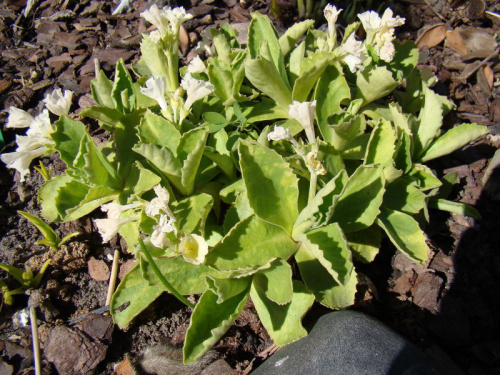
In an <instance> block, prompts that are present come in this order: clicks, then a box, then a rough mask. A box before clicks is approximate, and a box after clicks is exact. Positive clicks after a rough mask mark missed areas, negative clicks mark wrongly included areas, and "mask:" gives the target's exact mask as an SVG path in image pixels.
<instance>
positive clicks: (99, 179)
mask: <svg viewBox="0 0 500 375" xmlns="http://www.w3.org/2000/svg"><path fill="white" fill-rule="evenodd" d="M82 146H85V147H82V151H83V153H82V154H83V159H84V160H85V164H84V166H83V167H82V171H83V172H85V175H86V179H87V181H88V182H90V183H91V184H94V185H100V186H105V187H108V188H111V189H113V190H121V189H122V187H123V181H122V180H121V178H120V176H119V175H118V172H117V171H116V170H115V168H114V167H113V165H111V163H110V162H109V161H108V159H106V157H105V156H104V154H103V153H102V151H101V150H100V149H99V148H98V147H97V145H96V144H95V142H94V140H93V139H92V137H90V135H88V134H86V135H85V138H84V141H83V142H82Z"/></svg>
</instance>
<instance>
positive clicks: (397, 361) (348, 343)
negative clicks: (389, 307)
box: [252, 311, 440, 375]
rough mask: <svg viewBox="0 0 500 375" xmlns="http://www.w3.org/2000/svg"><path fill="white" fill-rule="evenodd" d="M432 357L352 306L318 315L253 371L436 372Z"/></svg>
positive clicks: (310, 374)
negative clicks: (310, 325)
mask: <svg viewBox="0 0 500 375" xmlns="http://www.w3.org/2000/svg"><path fill="white" fill-rule="evenodd" d="M439 373H440V372H439V371H438V370H437V369H436V368H435V367H434V365H433V364H432V362H431V360H430V359H429V358H428V357H426V356H425V355H424V354H423V353H422V352H421V351H420V350H418V349H417V348H416V347H415V346H414V345H412V344H411V343H409V342H408V341H406V340H405V339H404V338H403V337H401V336H400V335H399V334H397V333H396V332H394V331H392V330H391V329H389V328H388V327H386V326H385V325H383V324H382V323H380V322H379V321H377V320H376V319H374V318H372V317H370V316H368V315H365V314H362V313H358V312H354V311H338V312H333V313H329V314H327V315H324V316H322V317H321V318H320V319H319V320H318V322H317V323H316V325H315V326H314V327H313V329H312V331H311V332H310V333H309V335H308V336H307V337H305V338H303V339H301V340H299V341H296V342H294V343H292V344H290V345H287V346H285V347H283V348H282V349H280V350H278V351H277V352H276V353H275V354H274V355H273V356H272V357H271V358H270V359H268V360H267V361H265V362H264V363H263V364H262V365H261V366H260V367H259V368H258V369H257V370H255V371H254V372H253V373H252V374H253V375H274V374H275V375H283V374H293V375H315V374H349V375H358V374H359V375H361V374H363V375H366V374H369V375H379V374H380V375H382V374H383V375H438V374H439Z"/></svg>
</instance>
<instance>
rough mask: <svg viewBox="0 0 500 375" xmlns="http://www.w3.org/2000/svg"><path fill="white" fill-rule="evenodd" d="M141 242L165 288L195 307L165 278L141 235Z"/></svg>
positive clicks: (145, 254)
mask: <svg viewBox="0 0 500 375" xmlns="http://www.w3.org/2000/svg"><path fill="white" fill-rule="evenodd" d="M139 244H140V245H141V249H142V252H143V253H144V256H145V257H146V260H147V261H148V263H149V265H150V266H151V268H152V269H153V272H154V273H155V275H156V277H158V279H159V280H160V282H161V283H162V284H163V286H165V288H166V289H167V290H168V291H169V292H170V293H172V294H173V295H174V296H175V297H176V298H177V299H178V300H179V301H181V302H182V303H183V304H185V305H186V306H188V307H191V308H192V309H194V305H193V304H192V303H191V302H189V301H188V300H187V299H186V298H184V296H182V295H181V294H180V293H179V292H178V291H177V290H175V288H174V287H173V286H172V285H171V284H170V283H169V282H168V281H167V279H165V276H163V275H162V273H161V271H160V269H159V268H158V266H157V265H156V263H155V261H154V260H153V257H152V256H151V254H149V251H148V249H147V248H146V245H144V242H143V241H142V238H140V237H139Z"/></svg>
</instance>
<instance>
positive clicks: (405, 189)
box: [383, 177, 427, 214]
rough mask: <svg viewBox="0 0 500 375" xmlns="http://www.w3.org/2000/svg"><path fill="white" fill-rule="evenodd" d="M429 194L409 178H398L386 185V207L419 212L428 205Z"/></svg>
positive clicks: (410, 212) (412, 212) (407, 211)
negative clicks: (423, 191)
mask: <svg viewBox="0 0 500 375" xmlns="http://www.w3.org/2000/svg"><path fill="white" fill-rule="evenodd" d="M426 199H427V196H426V195H425V194H424V193H422V191H421V190H420V189H418V188H417V187H416V186H415V183H414V182H413V181H409V180H408V179H407V178H404V177H403V178H398V179H396V180H395V181H393V182H391V183H390V184H388V185H387V186H386V192H385V195H384V203H383V205H384V207H387V208H390V209H391V210H396V211H402V212H405V213H409V214H417V213H419V212H420V210H422V209H423V208H424V207H425V206H426Z"/></svg>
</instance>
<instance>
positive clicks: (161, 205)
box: [145, 185, 170, 217]
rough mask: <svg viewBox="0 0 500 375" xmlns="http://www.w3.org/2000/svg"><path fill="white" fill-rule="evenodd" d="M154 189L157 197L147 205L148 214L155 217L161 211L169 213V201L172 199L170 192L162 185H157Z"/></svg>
mask: <svg viewBox="0 0 500 375" xmlns="http://www.w3.org/2000/svg"><path fill="white" fill-rule="evenodd" d="M154 191H155V193H156V198H153V199H152V200H151V202H149V203H148V205H147V206H146V209H145V212H146V215H148V216H151V217H155V216H156V215H159V214H160V213H161V212H164V213H167V214H169V213H170V208H169V207H168V202H169V201H170V193H169V192H168V190H167V189H165V188H164V187H163V186H161V185H156V186H155V187H154Z"/></svg>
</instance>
